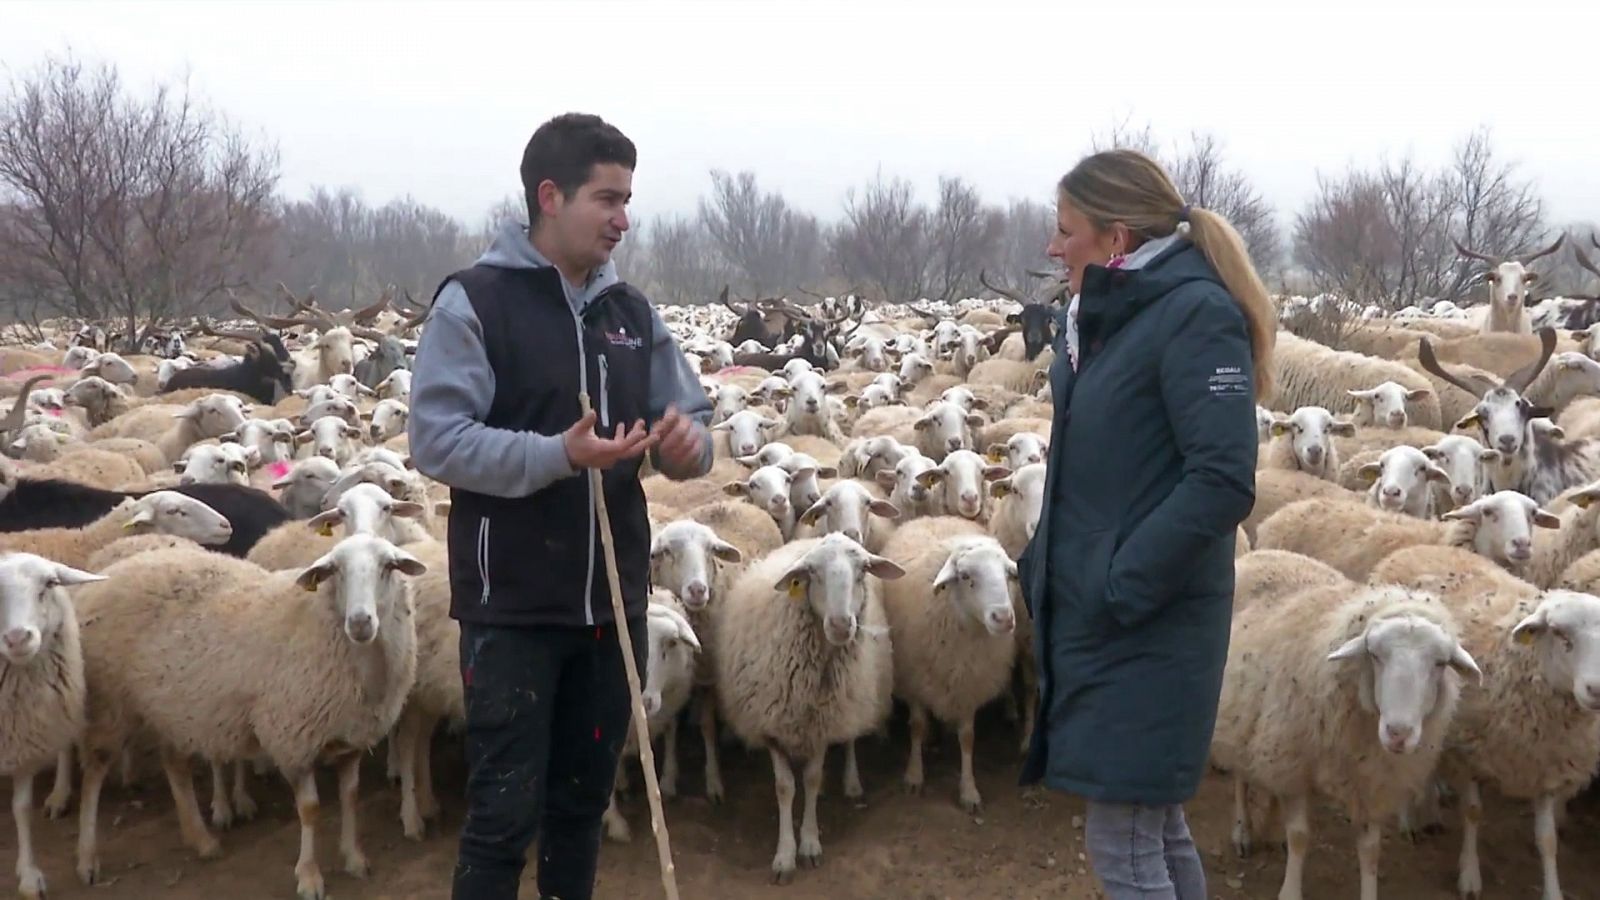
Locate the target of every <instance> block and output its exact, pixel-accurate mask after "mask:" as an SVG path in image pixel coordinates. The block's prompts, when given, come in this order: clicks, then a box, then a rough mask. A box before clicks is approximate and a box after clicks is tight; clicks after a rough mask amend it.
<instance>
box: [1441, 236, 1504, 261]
mask: <svg viewBox="0 0 1600 900" xmlns="http://www.w3.org/2000/svg"><path fill="white" fill-rule="evenodd" d="M1450 243H1452V244H1455V245H1456V252H1457V253H1459V254H1461V255H1462V256H1465V257H1467V258H1469V259H1480V260H1483V261H1484V262H1486V263H1488V264H1489V265H1491V266H1497V265H1499V264H1500V260H1498V259H1495V258H1494V257H1492V256H1488V255H1486V254H1483V253H1479V252H1478V251H1476V250H1468V249H1467V248H1466V247H1463V246H1461V242H1460V241H1458V240H1456V239H1455V238H1451V239H1450Z"/></svg>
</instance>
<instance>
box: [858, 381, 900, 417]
mask: <svg viewBox="0 0 1600 900" xmlns="http://www.w3.org/2000/svg"><path fill="white" fill-rule="evenodd" d="M899 403H900V398H899V397H898V396H897V395H896V393H895V391H893V390H892V389H890V388H887V387H885V386H883V385H881V384H877V383H876V382H874V383H872V384H869V385H867V386H866V387H864V388H862V389H861V393H860V395H858V396H855V397H846V398H845V405H846V406H853V407H855V411H856V412H858V413H864V412H866V411H867V410H869V409H881V408H882V407H885V406H895V405H898V404H899Z"/></svg>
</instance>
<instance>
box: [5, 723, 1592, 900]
mask: <svg viewBox="0 0 1600 900" xmlns="http://www.w3.org/2000/svg"><path fill="white" fill-rule="evenodd" d="M978 734H979V740H978V754H977V757H978V783H979V788H980V790H981V791H982V792H983V797H984V804H985V806H984V810H983V812H982V814H981V815H979V816H976V817H974V816H969V815H967V814H965V813H963V812H962V811H961V810H960V809H959V808H958V807H957V805H956V800H955V794H956V775H957V764H958V763H959V760H960V754H959V751H958V750H957V748H956V745H955V739H954V735H953V734H944V735H943V736H942V739H941V740H940V741H939V742H937V743H934V744H931V745H930V748H929V755H928V757H927V786H926V789H925V792H924V794H923V795H922V796H920V797H913V796H908V795H907V794H905V793H904V792H903V791H902V790H901V788H900V773H901V770H902V767H903V766H904V763H905V759H904V747H905V738H904V729H903V726H902V725H901V724H900V723H899V722H897V723H896V724H895V726H894V727H893V729H892V732H891V737H890V739H889V740H887V741H885V740H882V739H875V738H869V739H867V740H864V741H862V742H861V743H860V745H859V748H860V758H861V769H862V781H863V783H864V784H865V786H866V789H867V798H866V800H865V802H863V803H861V804H859V805H857V804H852V803H847V802H846V801H844V800H843V799H842V797H841V796H840V792H839V783H840V782H839V779H840V767H841V756H840V755H839V751H837V750H835V751H834V753H833V755H831V756H830V758H829V761H828V768H827V781H826V783H825V788H824V791H825V792H824V796H823V798H822V800H821V801H820V803H819V817H820V820H821V827H822V846H823V862H822V865H821V867H820V868H818V869H804V868H802V869H800V870H799V871H798V872H797V873H796V876H795V880H794V882H793V883H792V884H790V885H788V886H785V887H776V886H773V885H771V884H770V883H769V876H770V872H769V869H768V867H769V865H770V863H771V861H772V853H773V849H774V845H775V841H776V833H777V819H776V814H775V800H774V798H773V789H772V770H771V765H770V763H769V762H768V758H767V755H766V753H765V752H760V753H745V752H743V751H741V750H739V749H736V748H732V747H729V748H727V749H726V750H725V752H724V754H723V766H724V779H725V781H726V783H727V785H728V787H729V793H730V797H729V800H728V803H727V805H726V807H725V808H720V809H714V808H712V807H711V806H710V805H709V804H708V803H707V802H706V801H705V799H704V798H703V796H701V795H700V794H701V790H702V779H701V772H702V771H703V769H702V767H701V760H702V756H701V753H700V750H699V747H698V738H697V737H695V738H692V739H691V738H690V735H689V733H688V731H687V730H686V731H685V732H684V734H682V735H681V737H682V738H683V742H682V748H683V752H682V757H681V760H682V763H683V772H684V778H683V780H682V788H683V790H684V792H685V796H683V797H680V798H678V799H676V800H673V801H669V805H668V808H667V816H668V824H669V828H670V834H671V839H672V849H673V854H674V857H675V860H676V864H677V873H678V884H679V890H680V893H681V895H682V896H683V897H685V898H698V897H737V898H784V900H844V898H867V897H892V898H897V900H898V898H906V900H922V898H928V900H933V898H947V897H969V896H986V897H996V898H1033V897H1040V898H1043V897H1050V898H1089V897H1095V896H1098V891H1097V889H1096V887H1095V882H1094V880H1093V877H1092V876H1091V875H1089V874H1087V863H1086V862H1085V860H1084V858H1083V839H1082V827H1081V826H1082V819H1081V815H1082V811H1083V804H1082V802H1081V801H1080V800H1078V799H1077V798H1075V797H1067V796H1062V795H1055V794H1050V793H1045V792H1023V791H1021V790H1020V789H1018V788H1017V787H1016V786H1015V778H1016V766H1017V762H1018V754H1017V750H1016V746H1015V737H1014V735H1015V730H1014V727H1013V726H1012V725H1011V724H1009V723H1007V722H1005V721H1004V720H1003V719H1002V718H1000V717H999V716H998V715H994V716H986V717H984V718H981V719H980V720H979V732H978ZM438 740H439V742H440V743H439V748H438V751H437V752H436V754H435V759H436V763H435V765H436V768H437V771H438V775H439V779H440V788H441V790H440V797H441V801H442V802H443V803H444V805H445V820H444V825H443V829H442V831H439V832H435V833H433V834H431V835H430V837H429V838H428V839H427V840H426V841H425V842H423V843H421V844H415V843H412V842H410V841H407V840H406V839H405V838H404V837H403V836H402V835H401V832H400V823H399V797H398V793H397V791H395V790H393V789H391V788H389V787H387V786H385V785H384V784H382V774H383V767H382V758H381V755H379V756H375V757H374V758H372V759H371V760H369V763H368V765H367V766H366V768H365V770H364V771H363V784H362V796H363V800H362V804H361V809H362V832H361V833H362V838H363V847H364V849H365V850H366V852H367V855H368V856H369V857H370V858H371V860H372V863H373V870H374V871H373V874H372V876H371V877H370V878H369V879H368V880H366V881H360V880H357V879H354V878H352V877H351V876H348V875H345V874H344V873H343V872H342V871H340V870H339V868H338V864H339V854H338V830H337V821H336V807H337V800H336V798H337V794H336V792H335V790H334V788H335V784H334V779H333V778H332V777H331V774H332V773H324V777H323V779H322V781H321V782H320V786H321V788H322V798H323V809H324V818H323V827H322V828H321V830H320V831H319V834H318V858H319V859H320V860H321V862H322V864H323V867H324V869H323V871H324V875H325V876H326V878H327V884H328V891H329V895H330V896H331V897H335V898H339V900H354V898H373V900H379V898H446V897H448V896H449V880H450V871H451V866H452V865H453V861H454V857H455V844H454V840H453V835H454V832H455V829H457V828H459V826H460V823H461V815H462V804H461V801H460V800H459V799H458V797H459V794H460V791H461V785H462V778H461V775H460V771H461V758H460V755H459V753H458V752H457V750H456V746H455V743H454V740H453V739H451V738H449V737H448V736H444V735H441V736H440V737H439V738H438ZM45 780H46V779H41V782H43V781H45ZM634 781H635V782H636V783H637V781H638V778H637V775H635V778H634ZM196 782H197V785H198V786H199V787H200V789H201V798H202V802H204V801H205V799H206V798H207V797H209V790H210V786H209V783H208V782H209V779H208V778H207V777H205V776H204V773H203V772H200V771H198V769H197V773H196ZM48 789H49V787H48V784H44V783H41V784H39V785H38V788H37V792H36V793H37V795H38V796H39V797H42V796H43V795H44V794H45V793H46V792H47V791H48ZM254 794H255V796H256V799H257V800H258V801H259V802H260V803H261V806H262V812H261V815H260V816H259V817H258V818H257V819H256V820H255V821H254V822H250V823H247V824H244V825H242V826H236V827H235V828H234V829H233V830H232V831H230V832H228V833H226V834H224V835H222V843H223V847H224V855H223V857H222V858H221V859H219V860H216V861H211V862H202V861H199V860H197V859H195V857H194V856H193V854H191V853H190V852H189V851H187V850H186V849H184V848H183V846H182V844H181V842H180V840H179V837H178V832H177V826H176V821H175V819H174V818H173V816H172V813H171V807H172V802H171V799H170V797H169V795H168V793H167V790H166V785H165V781H164V780H163V779H162V778H160V776H159V775H156V777H154V778H146V779H144V780H142V781H141V782H139V783H138V784H136V785H135V786H134V787H133V788H131V789H123V788H120V787H118V786H117V785H116V779H115V776H113V778H112V779H111V781H110V782H109V783H108V785H107V789H106V794H105V797H104V799H103V802H102V805H101V815H102V823H101V828H102V835H103V836H102V843H101V862H102V870H103V873H104V875H105V876H106V877H107V878H108V879H109V881H110V883H109V884H107V885H104V886H100V887H95V888H85V887H83V886H82V885H80V884H79V883H78V881H77V879H76V877H75V876H74V875H73V867H72V847H73V844H74V841H75V837H76V832H77V827H76V820H75V818H73V817H69V818H68V819H67V820H66V821H62V822H50V821H45V820H44V819H43V817H42V815H39V816H38V817H37V818H36V825H35V829H36V830H35V843H36V845H37V846H38V847H39V849H40V864H41V866H42V867H43V868H44V871H45V875H46V877H47V878H48V879H49V880H50V896H51V898H53V900H74V898H87V897H93V898H95V900H135V898H137V900H145V898H152V897H160V898H171V900H202V898H204V900H217V898H226V900H245V898H257V897H285V898H292V897H293V896H294V874H293V866H294V860H295V856H296V854H297V852H298V846H299V842H298V825H297V823H296V821H295V817H294V808H293V803H292V799H291V797H290V795H289V792H288V790H287V789H286V788H284V787H283V786H282V784H281V782H279V781H276V780H275V778H274V779H268V778H258V779H256V781H255V782H254ZM1486 802H1487V804H1488V809H1487V816H1486V822H1485V828H1484V831H1483V836H1482V844H1481V852H1482V859H1483V872H1484V880H1485V884H1486V891H1485V896H1486V897H1489V898H1495V897H1508V898H1518V897H1536V896H1538V895H1539V887H1540V876H1539V860H1538V855H1537V853H1536V851H1535V850H1534V847H1533V838H1532V834H1533V826H1532V813H1531V809H1530V807H1529V806H1528V805H1527V804H1520V803H1510V802H1508V801H1505V800H1503V799H1500V798H1497V797H1493V796H1488V797H1486ZM799 806H800V804H799V802H798V799H797V802H796V810H795V821H796V825H797V826H798V823H799V817H800V809H799ZM1230 806H1231V793H1230V790H1229V787H1228V785H1227V784H1226V783H1225V782H1224V781H1223V780H1222V779H1220V778H1217V777H1212V778H1210V779H1208V780H1207V782H1206V784H1205V786H1204V788H1203V790H1202V792H1201V794H1200V796H1199V797H1198V798H1196V799H1195V800H1194V801H1193V802H1192V803H1191V804H1190V805H1189V814H1190V821H1191V826H1192V828H1193V831H1194V833H1195V836H1196V839H1197V840H1198V841H1199V843H1200V846H1201V848H1202V851H1203V853H1204V855H1205V860H1206V867H1207V873H1208V875H1209V877H1210V882H1211V885H1210V886H1211V894H1212V896H1213V897H1220V898H1233V897H1250V898H1256V897H1275V896H1276V895H1277V890H1278V885H1279V881H1280V879H1281V877H1282V873H1283V853H1282V851H1281V850H1280V849H1277V848H1274V847H1269V848H1266V849H1258V850H1257V851H1256V854H1255V856H1253V857H1251V858H1250V859H1249V860H1246V861H1244V862H1239V861H1237V860H1235V859H1234V858H1233V854H1232V850H1231V849H1230V848H1229V842H1228V832H1229V828H1230V826H1231V817H1230ZM624 813H625V814H626V815H627V816H628V819H629V821H630V823H631V824H632V825H633V830H634V838H633V842H632V843H631V844H628V845H618V844H611V843H608V844H607V845H606V847H605V849H604V850H603V853H602V858H601V873H600V880H599V885H598V889H597V892H596V896H597V897H600V898H616V900H622V898H629V900H633V898H648V897H659V896H661V883H660V875H659V872H658V869H657V865H656V851H655V843H654V841H653V840H652V839H651V837H650V831H649V813H648V811H647V809H646V807H645V804H644V800H643V795H642V793H641V794H638V795H637V796H634V797H630V798H629V799H628V800H627V802H626V803H625V805H624ZM1446 818H1447V823H1448V824H1447V830H1446V831H1445V833H1443V834H1438V835H1434V836H1431V837H1428V838H1425V839H1424V840H1423V842H1422V843H1421V844H1420V845H1418V846H1411V845H1409V844H1407V843H1406V842H1405V841H1403V840H1402V839H1401V838H1399V837H1398V836H1397V835H1395V834H1394V833H1393V832H1392V831H1391V832H1389V833H1387V834H1386V835H1385V839H1384V846H1383V859H1382V863H1381V867H1382V876H1381V882H1380V885H1381V888H1380V889H1381V891H1382V894H1383V896H1385V897H1388V898H1404V900H1435V898H1437V900H1448V898H1454V897H1455V896H1456V894H1455V890H1454V884H1455V860H1456V855H1457V853H1458V851H1459V846H1460V845H1459V841H1460V830H1459V828H1457V827H1456V825H1455V823H1454V811H1453V810H1447V812H1446ZM1312 827H1313V847H1312V852H1311V855H1310V858H1309V860H1308V864H1307V872H1306V881H1305V884H1306V896H1307V897H1308V898H1313V900H1316V898H1347V897H1353V896H1355V895H1356V893H1357V885H1358V879H1357V869H1356V859H1355V849H1354V843H1353V840H1354V835H1353V833H1352V832H1351V830H1350V828H1349V826H1348V825H1347V824H1346V823H1345V822H1343V821H1342V820H1341V819H1340V817H1338V816H1337V815H1336V814H1334V813H1332V812H1331V811H1329V810H1326V809H1323V810H1320V811H1318V813H1317V814H1316V815H1315V817H1314V819H1313V823H1312ZM15 850H16V839H15V834H14V832H13V831H12V830H11V828H10V827H9V826H7V827H5V828H4V830H3V831H0V863H3V864H4V869H3V871H4V872H5V873H6V874H5V876H0V877H9V874H10V869H11V862H12V860H13V859H14V854H15ZM1561 874H1562V884H1563V887H1564V888H1565V889H1566V895H1567V897H1569V898H1573V900H1600V799H1597V798H1596V797H1595V796H1594V795H1589V796H1585V797H1580V798H1579V799H1578V800H1576V801H1574V803H1573V805H1572V808H1571V817H1570V818H1569V819H1568V821H1567V823H1566V826H1565V828H1564V830H1563V835H1562V841H1561ZM528 879H529V882H530V883H528V884H527V885H526V886H525V888H524V891H523V896H524V897H527V898H534V897H536V896H537V892H536V891H535V889H534V886H533V884H532V883H531V881H532V871H531V868H530V871H529V873H528ZM10 890H11V887H10V885H9V884H4V885H0V894H5V893H8V892H9V891H10Z"/></svg>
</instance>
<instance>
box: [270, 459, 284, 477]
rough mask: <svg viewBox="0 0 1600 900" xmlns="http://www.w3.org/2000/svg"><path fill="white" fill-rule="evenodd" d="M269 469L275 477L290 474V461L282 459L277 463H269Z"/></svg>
mask: <svg viewBox="0 0 1600 900" xmlns="http://www.w3.org/2000/svg"><path fill="white" fill-rule="evenodd" d="M267 471H268V472H271V473H272V477H273V478H282V477H283V476H285V475H288V474H289V461H288V460H284V459H280V460H278V461H277V462H275V463H268V464H267Z"/></svg>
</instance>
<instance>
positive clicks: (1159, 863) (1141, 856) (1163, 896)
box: [1083, 800, 1206, 900]
mask: <svg viewBox="0 0 1600 900" xmlns="http://www.w3.org/2000/svg"><path fill="white" fill-rule="evenodd" d="M1083 830H1084V844H1085V845H1086V846H1087V848H1088V851H1089V861H1090V862H1091V863H1093V865H1094V872H1095V875H1096V876H1098V877H1099V878H1100V883H1101V884H1102V885H1103V886H1104V887H1105V892H1106V897H1107V900H1147V898H1158V900H1206V873H1205V869H1204V868H1203V867H1202V866H1201V863H1200V853H1199V851H1198V850H1196V849H1195V846H1194V839H1193V838H1191V837H1190V836H1189V823H1188V822H1187V821H1186V820H1185V819H1184V816H1183V807H1182V806H1179V805H1173V806H1138V805H1132V804H1123V803H1097V802H1095V801H1092V800H1091V801H1089V809H1088V814H1087V815H1086V816H1085V817H1084V829H1083Z"/></svg>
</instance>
